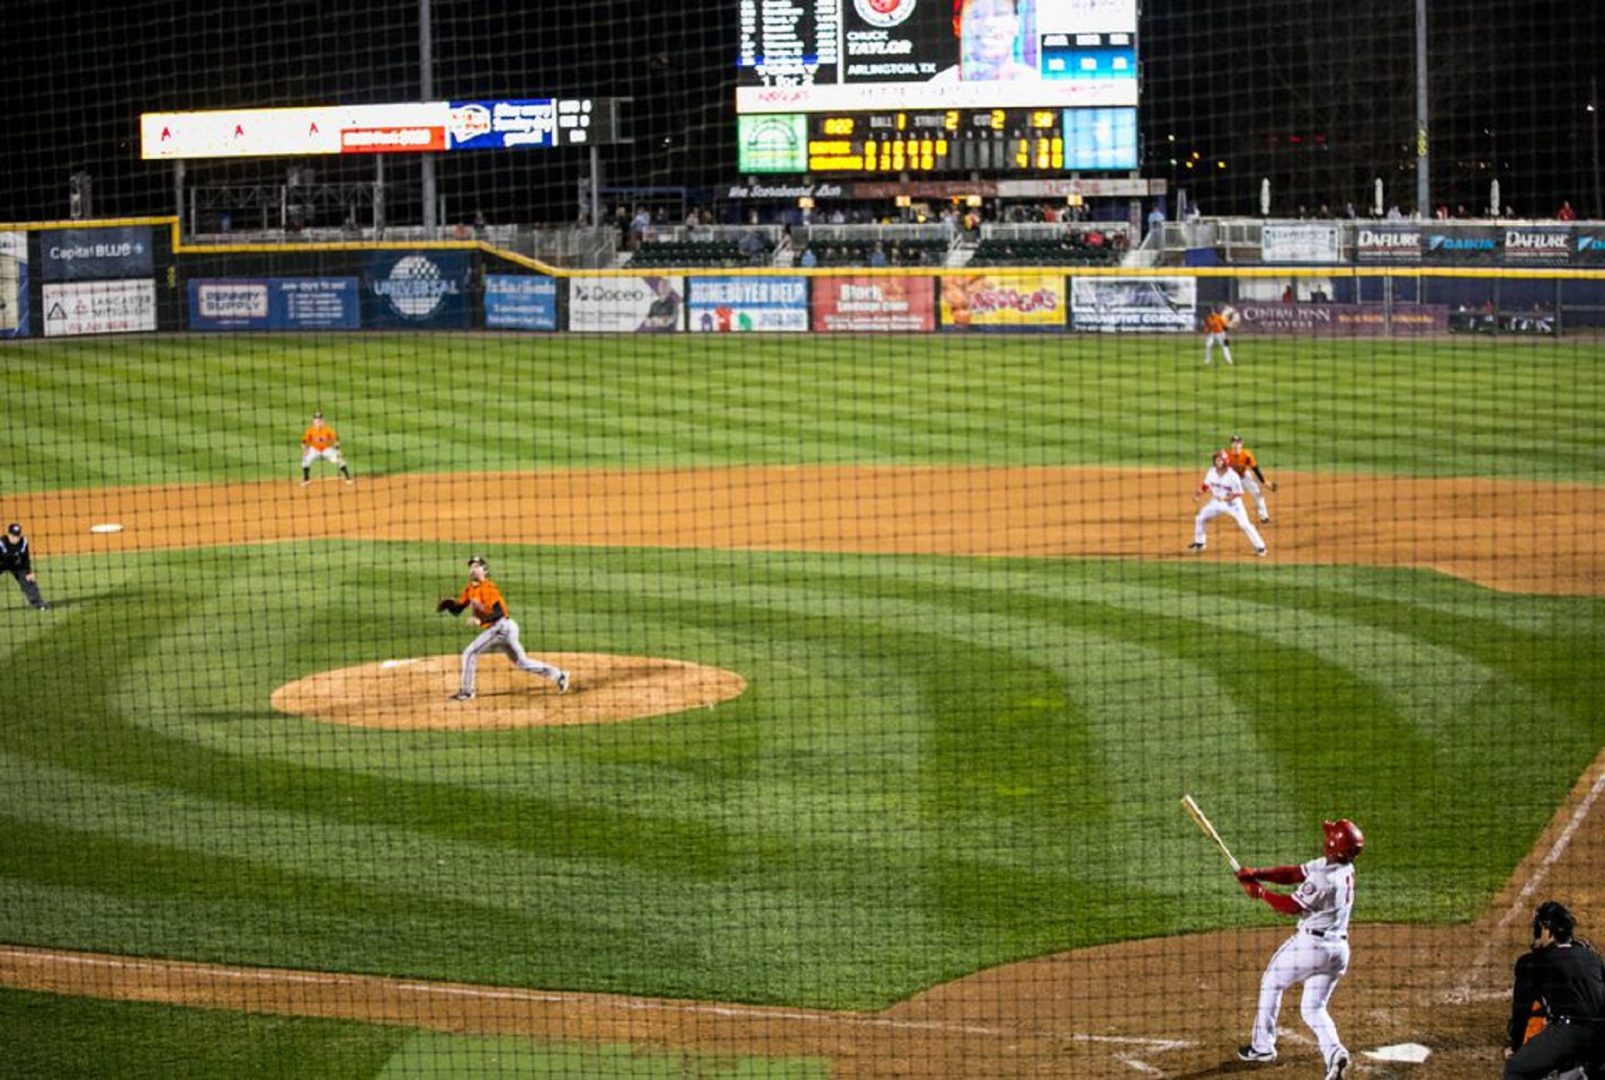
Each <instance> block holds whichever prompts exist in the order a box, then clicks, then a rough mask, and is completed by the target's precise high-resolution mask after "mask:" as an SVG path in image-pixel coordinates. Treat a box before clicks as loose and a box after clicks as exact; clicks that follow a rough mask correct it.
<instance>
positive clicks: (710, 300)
mask: <svg viewBox="0 0 1605 1080" xmlns="http://www.w3.org/2000/svg"><path fill="white" fill-rule="evenodd" d="M686 314H687V317H686V325H687V326H688V327H689V328H690V329H691V330H694V331H697V332H699V333H730V332H731V331H743V330H778V331H787V332H791V333H803V332H805V331H807V329H808V279H807V278H804V277H700V276H699V277H693V278H692V279H691V294H690V297H689V299H688V301H687V303H686Z"/></svg>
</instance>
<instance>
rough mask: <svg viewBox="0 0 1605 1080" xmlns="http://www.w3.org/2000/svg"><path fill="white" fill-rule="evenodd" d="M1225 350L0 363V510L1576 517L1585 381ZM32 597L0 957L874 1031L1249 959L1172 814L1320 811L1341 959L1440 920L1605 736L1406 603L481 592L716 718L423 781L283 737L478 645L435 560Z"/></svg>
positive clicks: (886, 566) (674, 573) (1585, 356)
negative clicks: (552, 488)
mask: <svg viewBox="0 0 1605 1080" xmlns="http://www.w3.org/2000/svg"><path fill="white" fill-rule="evenodd" d="M1238 352H1239V354H1240V363H1239V366H1238V367H1237V368H1235V369H1232V370H1219V369H1204V368H1203V367H1202V366H1201V365H1200V363H1199V359H1200V348H1199V344H1198V341H1197V339H1196V338H1195V337H1192V336H1188V337H1186V338H1163V339H1156V338H1143V339H1130V338H1060V337H1055V338H1037V337H1004V336H989V337H982V336H976V337H969V338H952V337H931V338H920V339H875V338H839V339H836V338H823V337H815V336H809V337H804V338H799V339H788V338H783V337H764V338H741V339H733V338H725V339H707V338H691V337H683V338H675V339H644V338H582V337H561V338H559V337H546V338H516V337H491V336H437V337H421V336H420V337H401V336H393V337H383V338H378V337H375V338H370V337H364V336H352V337H326V338H325V337H308V338H292V337H229V336H205V337H202V336H197V337H190V338H164V337H155V338H142V339H137V340H109V339H96V340H92V341H91V340H81V341H75V342H70V343H62V344H57V343H30V344H26V345H22V346H6V347H4V348H0V388H3V390H4V392H5V396H6V401H7V414H8V422H9V429H8V435H7V444H8V446H9V448H10V450H11V455H10V457H9V458H8V466H7V467H8V477H7V490H8V491H17V490H43V489H50V488H82V487H93V486H98V485H104V484H134V483H171V482H176V481H206V480H215V481H232V480H242V479H258V478H263V477H276V476H282V477H285V478H286V480H288V479H289V478H290V477H292V476H294V475H295V474H296V471H297V470H296V460H297V457H298V447H297V445H296V444H297V440H298V437H299V432H300V430H301V428H302V427H303V426H304V423H305V420H306V417H307V414H308V413H310V411H311V410H312V409H313V408H314V407H321V408H323V409H324V410H325V411H326V412H327V413H328V414H329V418H330V420H331V422H332V423H333V424H334V425H335V426H336V427H337V428H338V429H339V430H340V432H341V435H342V437H343V438H344V440H345V443H346V448H347V450H348V452H349V453H350V456H351V458H352V460H353V462H354V464H355V467H356V469H357V471H358V473H359V475H361V474H363V473H364V472H368V473H374V472H386V473H398V472H409V471H448V470H501V469H540V468H559V467H563V468H569V467H579V468H586V467H590V468H609V469H617V468H633V467H661V466H669V465H674V466H688V465H700V464H708V465H713V464H720V465H723V464H739V463H744V462H752V463H797V464H819V463H832V464H836V463H851V462H865V463H885V462H907V463H952V462H974V463H984V464H1022V465H1037V464H1040V465H1059V464H1109V465H1130V464H1147V465H1163V466H1182V465H1194V466H1197V467H1199V468H1200V470H1201V469H1202V468H1203V465H1204V464H1205V461H1206V455H1207V451H1208V449H1209V448H1210V447H1212V446H1214V445H1217V444H1219V443H1220V442H1222V441H1223V440H1224V438H1225V437H1226V436H1227V435H1229V434H1230V432H1231V431H1232V430H1233V429H1236V428H1242V429H1244V431H1245V433H1246V434H1247V435H1248V436H1249V441H1250V445H1252V446H1253V447H1254V448H1255V449H1256V450H1257V451H1259V452H1260V454H1261V457H1262V458H1263V459H1264V461H1265V464H1266V466H1267V469H1268V471H1270V472H1271V474H1272V475H1273V476H1274V475H1275V471H1276V470H1277V469H1279V468H1297V469H1300V470H1328V471H1334V472H1339V471H1341V472H1372V471H1374V472H1387V473H1397V474H1416V475H1424V476H1449V475H1478V474H1486V475H1497V476H1502V477H1506V478H1513V479H1521V478H1524V479H1531V480H1541V481H1571V482H1584V483H1593V482H1597V480H1598V479H1599V477H1601V476H1602V475H1605V446H1602V439H1605V435H1602V434H1601V433H1602V431H1605V424H1602V421H1605V403H1602V400H1601V384H1602V380H1605V374H1602V370H1605V367H1602V363H1601V361H1605V346H1600V345H1597V344H1594V343H1591V342H1582V341H1573V340H1569V339H1568V340H1562V341H1560V342H1545V343H1539V344H1537V345H1534V344H1528V343H1508V342H1504V341H1494V342H1490V341H1484V340H1466V341H1448V342H1438V343H1425V342H1423V343H1407V344H1400V343H1373V342H1369V341H1366V342H1340V341H1331V342H1317V343H1309V342H1304V343H1292V342H1281V343H1278V342H1258V341H1252V340H1249V339H1244V340H1243V342H1241V343H1240V347H1239V350H1238ZM470 498H471V493H468V492H465V502H464V505H463V506H462V508H461V512H462V513H463V514H472V513H475V512H478V511H477V510H476V508H475V507H474V506H473V505H472V503H471V501H469V500H470ZM3 506H4V499H3V494H0V517H3V516H4V511H3ZM246 512H249V508H246ZM40 554H41V556H42V557H43V558H44V560H45V563H44V569H43V573H42V583H43V584H44V585H45V587H46V591H47V595H49V596H50V597H51V599H53V600H57V601H59V602H60V603H59V607H58V610H57V611H56V612H52V613H50V614H49V615H38V614H35V613H33V612H30V611H28V610H26V609H25V608H23V607H22V606H21V601H20V597H19V596H18V595H17V594H16V593H15V590H14V589H13V588H12V587H11V585H10V584H9V582H6V581H0V669H3V670H5V671H6V672H7V673H8V677H7V678H6V679H4V680H3V681H0V791H4V792H5V796H4V799H3V801H0V940H4V941H8V942H16V943H26V944H34V945H54V946H62V947H72V948H80V949H92V950H108V951H114V952H133V953H141V954H150V955H164V956H174V957H182V958H186V959H196V960H208V961H219V962H230V963H245V964H271V965H282V966H293V967H306V968H317V969H331V970H353V971H369V972H379V973H387V974H406V975H416V976H429V977H440V978H449V979H456V980H464V981H486V982H497V983H508V984H517V985H524V986H538V987H548V988H564V989H585V990H602V991H618V992H629V993H640V994H654V995H670V996H684V997H696V998H706V999H715V1000H731V1001H750V1002H764V1003H784V1004H791V1005H809V1006H823V1007H837V1008H875V1007H880V1006H884V1005H886V1004H888V1003H890V1002H892V1001H895V1000H898V999H900V998H904V997H907V996H908V995H910V994H913V993H915V992H917V991H918V990H920V989H922V988H924V987H927V986H930V985H932V984H935V983H939V982H942V981H945V980H949V979H952V978H955V977H958V976H961V975H964V974H966V973H969V972H973V971H976V970H978V969H982V968H986V967H989V966H992V965H996V964H999V963H1003V962H1006V961H1010V960H1015V959H1019V958H1023V957H1029V956H1035V955H1041V954H1045V953H1051V952H1054V951H1058V950H1062V949H1066V948H1070V947H1077V946H1084V945H1091V944H1095V943H1098V942H1105V941H1111V940H1120V939H1131V938H1139V937H1147V936H1152V935H1160V934H1171V933H1177V932H1182V931H1189V930H1203V929H1210V928H1217V927H1228V926H1234V925H1241V924H1244V923H1247V922H1251V921H1255V922H1270V921H1273V919H1274V916H1271V915H1270V914H1269V913H1268V912H1265V911H1264V910H1263V909H1261V908H1257V907H1255V906H1253V905H1247V904H1244V903H1242V902H1241V899H1242V898H1241V895H1240V894H1238V893H1236V892H1235V891H1234V890H1233V888H1232V886H1231V882H1230V879H1229V878H1228V877H1227V876H1226V874H1225V872H1224V870H1222V869H1220V868H1219V867H1218V866H1217V865H1216V860H1215V859H1214V857H1213V855H1212V854H1211V852H1210V851H1209V850H1208V848H1207V846H1205V845H1204V841H1203V840H1202V839H1201V838H1200V837H1199V836H1198V834H1197V832H1196V830H1194V829H1193V828H1192V826H1191V824H1190V823H1189V822H1188V821H1187V820H1186V819H1185V817H1184V816H1183V815H1182V814H1181V812H1180V810H1179V809H1178V807H1177V806H1176V799H1177V797H1178V796H1179V794H1180V793H1181V791H1183V790H1191V791H1193V792H1194V793H1195V794H1197V795H1198V796H1199V798H1200V799H1201V801H1203V803H1204V804H1205V806H1206V808H1207V809H1208V810H1209V811H1210V812H1211V814H1212V816H1214V817H1215V819H1216V821H1217V823H1218V824H1220V825H1221V826H1222V827H1223V829H1225V831H1227V833H1228V835H1229V839H1230V841H1231V843H1232V845H1233V847H1234V849H1235V850H1236V851H1237V852H1238V854H1239V855H1240V856H1241V857H1243V858H1244V859H1245V860H1246V861H1254V862H1270V861H1290V860H1293V859H1296V858H1303V857H1309V856H1311V855H1313V854H1314V853H1315V851H1316V845H1317V844H1318V841H1319V831H1318V822H1319V820H1320V818H1321V816H1323V815H1330V814H1334V813H1348V814H1352V815H1353V816H1355V817H1356V818H1357V819H1359V820H1360V821H1361V823H1362V824H1363V826H1364V827H1365V829H1366V831H1367V834H1368V837H1369V838H1370V846H1369V847H1368V850H1367V853H1366V858H1365V875H1366V893H1365V896H1364V901H1363V906H1362V908H1361V909H1360V910H1359V912H1358V915H1357V917H1358V918H1360V919H1362V920H1366V921H1377V920H1406V921H1408V920H1422V921H1454V920H1465V919H1469V918H1471V917H1473V916H1474V915H1475V914H1476V913H1478V912H1479V911H1481V910H1482V909H1483V908H1484V907H1485V906H1486V905H1487V903H1488V902H1489V900H1490V899H1491V898H1492V896H1493V894H1494V893H1495V892H1496V891H1497V889H1498V888H1499V886H1500V884H1501V883H1502V882H1503V881H1504V880H1505V878H1506V877H1507V876H1508V875H1509V873H1510V872H1511V870H1512V869H1513V867H1514V866H1515V864H1516V862H1517V861H1518V860H1519V859H1520V857H1521V856H1522V854H1523V853H1524V852H1525V851H1526V850H1527V849H1528V847H1529V846H1530V845H1531V844H1532V843H1533V841H1534V840H1535V838H1536V836H1537V834H1538V832H1539V830H1540V829H1541V828H1542V827H1543V825H1544V823H1545V822H1546V821H1547V820H1548V819H1549V818H1550V816H1551V815H1552V814H1553V812H1554V809H1555V807H1556V805H1557V804H1558V802H1559V801H1560V800H1561V799H1562V798H1563V797H1564V795H1565V793H1566V791H1567V790H1568V788H1569V787H1570V786H1571V784H1572V783H1573V782H1574V781H1575V780H1576V778H1577V776H1578V775H1579V773H1580V772H1581V770H1582V769H1583V768H1584V767H1585V765H1586V764H1587V762H1588V761H1589V760H1590V759H1591V758H1592V756H1593V755H1594V753H1595V752H1596V751H1597V749H1598V747H1599V746H1600V744H1601V742H1602V741H1605V714H1602V713H1601V711H1600V710H1599V709H1598V707H1597V703H1598V701H1599V700H1600V699H1601V697H1602V695H1605V685H1602V679H1601V665H1600V664H1599V662H1598V657H1599V655H1601V645H1602V644H1605V640H1602V639H1605V632H1602V631H1605V605H1602V603H1601V602H1600V601H1597V600H1591V599H1569V598H1543V597H1527V596H1513V595H1506V594H1498V593H1493V592H1489V591H1487V590H1484V589H1481V588H1479V587H1477V586H1474V585H1471V584H1468V583H1465V582H1461V581H1455V580H1449V579H1445V578H1442V577H1439V576H1437V575H1434V574H1431V573H1427V572H1416V571H1404V570H1384V569H1363V568H1343V567H1326V568H1314V567H1307V566H1277V565H1274V564H1272V565H1264V564H1256V565H1236V564H1219V563H1210V564H1203V565H1200V564H1186V563H1154V564H1143V563H1139V562H1132V561H1120V562H1094V561H1076V560H1005V559H968V560H967V559H951V558H936V557H922V558H913V557H892V556H834V555H801V554H785V553H770V554H750V553H733V552H722V551H657V550H630V551H614V550H574V549H538V548H520V547H507V548H505V549H502V550H498V551H496V552H494V554H495V555H496V557H497V577H498V579H499V580H501V581H502V583H503V585H504V588H507V589H508V591H509V595H510V596H511V597H512V599H513V601H514V603H515V604H517V605H518V607H519V612H520V616H521V622H522V623H523V626H524V632H525V641H526V644H527V645H528V646H530V647H531V650H532V651H533V652H534V653H535V654H536V655H539V654H540V652H541V650H542V649H546V650H550V651H562V652H613V653H626V654H642V653H645V654H653V655H661V656H670V657H675V658H679V659H685V660H693V661H698V662H701V663H707V664H714V665H717V666H720V667H725V668H729V669H732V670H735V671H738V672H740V673H741V674H742V675H744V676H745V677H746V678H747V679H748V680H749V684H750V687H749V690H748V692H747V693H746V694H745V695H744V696H742V697H741V698H739V699H737V700H735V701H733V702H731V703H729V704H727V705H722V706H720V707H718V708H717V709H715V710H713V711H705V710H696V711H693V712H689V713H685V714H681V715H679V716H673V717H666V718H660V719H656V720H649V721H639V722H633V723H628V724H620V725H609V726H601V727H593V728H570V729H546V730H525V731H514V732H474V733H457V734H447V733H396V732H377V731H359V730H352V729H346V728H340V727H332V726H325V725H318V724H312V723H308V722H304V721H301V720H297V719H293V718H289V717H284V716H279V715H276V714H275V713H273V712H272V711H271V710H270V709H269V707H268V705H267V697H268V694H269V693H270V692H271V690H272V689H273V688H275V687H276V686H278V685H280V684H282V683H284V682H287V681H289V680H291V679H293V678H296V677H299V676H302V675H306V674H309V673H311V672H313V671H317V670H322V669H326V668H333V667H339V666H344V665H350V664H359V663H366V662H372V661H376V660H381V659H386V658H392V657H404V656H416V655H424V654H433V653H450V652H455V651H456V650H457V649H459V648H460V647H461V645H462V635H461V629H460V627H459V626H456V625H454V624H452V623H450V622H449V620H445V619H443V618H440V617H437V616H434V615H433V614H431V612H430V608H431V605H432V600H433V598H434V597H435V596H437V595H438V594H439V593H440V592H441V591H442V590H443V588H444V587H445V586H447V585H449V584H451V583H452V582H454V581H455V580H456V577H457V575H458V573H459V571H460V562H461V557H462V554H463V553H462V552H461V551H459V550H456V549H455V548H450V547H445V546H441V545H436V544H433V543H431V542H430V541H429V538H428V537H427V535H421V536H420V537H419V538H418V540H417V542H414V543H381V542H362V543H357V542H335V541H329V542H322V543H315V544H302V545H274V546H267V547H252V548H242V549H231V550H202V551H183V552H178V551H174V552H149V553H139V554H130V555H118V556H100V557H96V556H79V557H71V558H68V557H59V556H58V557H51V555H50V553H49V552H41V553H40ZM501 662H502V661H500V660H499V659H495V658H492V659H489V660H487V661H486V663H492V664H494V663H501ZM17 1007H18V1006H16V1005H15V1003H13V1004H12V1005H11V1006H10V1007H9V1009H10V1012H11V1013H12V1014H14V1013H15V1011H16V1008H17ZM30 1007H32V1006H30ZM108 1008H109V1007H108ZM47 1012H48V1010H47ZM52 1015H53V1014H52ZM108 1022H109V1021H108ZM208 1022H209V1023H210V1022H211V1021H208ZM55 1030H61V1029H55ZM252 1037H255V1036H252ZM284 1037H285V1038H293V1037H295V1036H293V1035H285V1036H284ZM63 1038H65V1037H64V1036H63ZM319 1038H322V1036H319ZM359 1042H360V1040H359ZM57 1049H60V1047H59V1046H58V1047H57ZM41 1052H42V1053H43V1052H45V1051H41ZM51 1052H54V1051H51ZM353 1052H360V1053H367V1052H368V1051H367V1050H364V1049H361V1048H360V1047H359V1049H358V1050H357V1051H353ZM554 1052H555V1051H554ZM800 1067H801V1066H799V1068H800Z"/></svg>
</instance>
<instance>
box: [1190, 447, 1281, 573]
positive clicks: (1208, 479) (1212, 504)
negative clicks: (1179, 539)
mask: <svg viewBox="0 0 1605 1080" xmlns="http://www.w3.org/2000/svg"><path fill="white" fill-rule="evenodd" d="M1206 494H1207V495H1208V496H1209V502H1207V503H1205V504H1204V508H1203V509H1202V510H1200V511H1198V516H1197V517H1195V518H1194V519H1193V542H1192V543H1191V544H1189V545H1187V550H1188V551H1191V552H1194V553H1199V552H1202V551H1203V550H1204V545H1205V544H1206V543H1208V541H1209V536H1208V535H1207V534H1206V533H1205V532H1204V526H1205V525H1207V524H1209V522H1210V520H1211V519H1213V518H1217V517H1219V516H1220V515H1222V514H1225V515H1227V516H1228V517H1230V518H1231V519H1232V520H1233V521H1235V522H1237V527H1238V528H1239V529H1242V530H1243V532H1244V533H1245V534H1247V536H1248V539H1249V542H1250V543H1251V544H1253V545H1254V554H1256V555H1259V556H1264V554H1265V539H1264V538H1263V537H1262V536H1260V534H1259V530H1258V529H1256V528H1254V523H1253V522H1252V521H1249V520H1248V513H1247V512H1246V511H1245V510H1244V509H1243V478H1242V477H1241V476H1238V475H1237V470H1236V469H1234V468H1232V466H1231V459H1230V455H1228V454H1227V453H1226V451H1224V450H1217V451H1215V463H1214V465H1213V466H1212V467H1211V468H1210V470H1209V471H1208V472H1207V473H1205V474H1204V480H1203V483H1201V484H1199V485H1198V490H1197V491H1195V492H1193V502H1197V501H1198V500H1199V497H1200V496H1202V495H1206Z"/></svg>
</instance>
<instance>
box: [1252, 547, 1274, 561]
mask: <svg viewBox="0 0 1605 1080" xmlns="http://www.w3.org/2000/svg"><path fill="white" fill-rule="evenodd" d="M1270 553H1271V549H1270V548H1255V549H1254V554H1256V555H1258V556H1259V557H1260V558H1262V559H1263V558H1264V557H1265V556H1267V555H1269V554H1270Z"/></svg>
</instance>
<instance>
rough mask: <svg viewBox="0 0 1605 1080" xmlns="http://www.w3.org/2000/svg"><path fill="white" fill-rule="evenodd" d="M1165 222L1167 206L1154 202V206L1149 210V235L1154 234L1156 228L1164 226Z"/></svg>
mask: <svg viewBox="0 0 1605 1080" xmlns="http://www.w3.org/2000/svg"><path fill="white" fill-rule="evenodd" d="M1164 224H1165V208H1164V207H1162V206H1160V205H1159V204H1158V203H1154V208H1153V209H1152V210H1150V211H1148V235H1149V236H1152V235H1153V234H1154V230H1155V229H1159V228H1163V227H1164Z"/></svg>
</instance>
